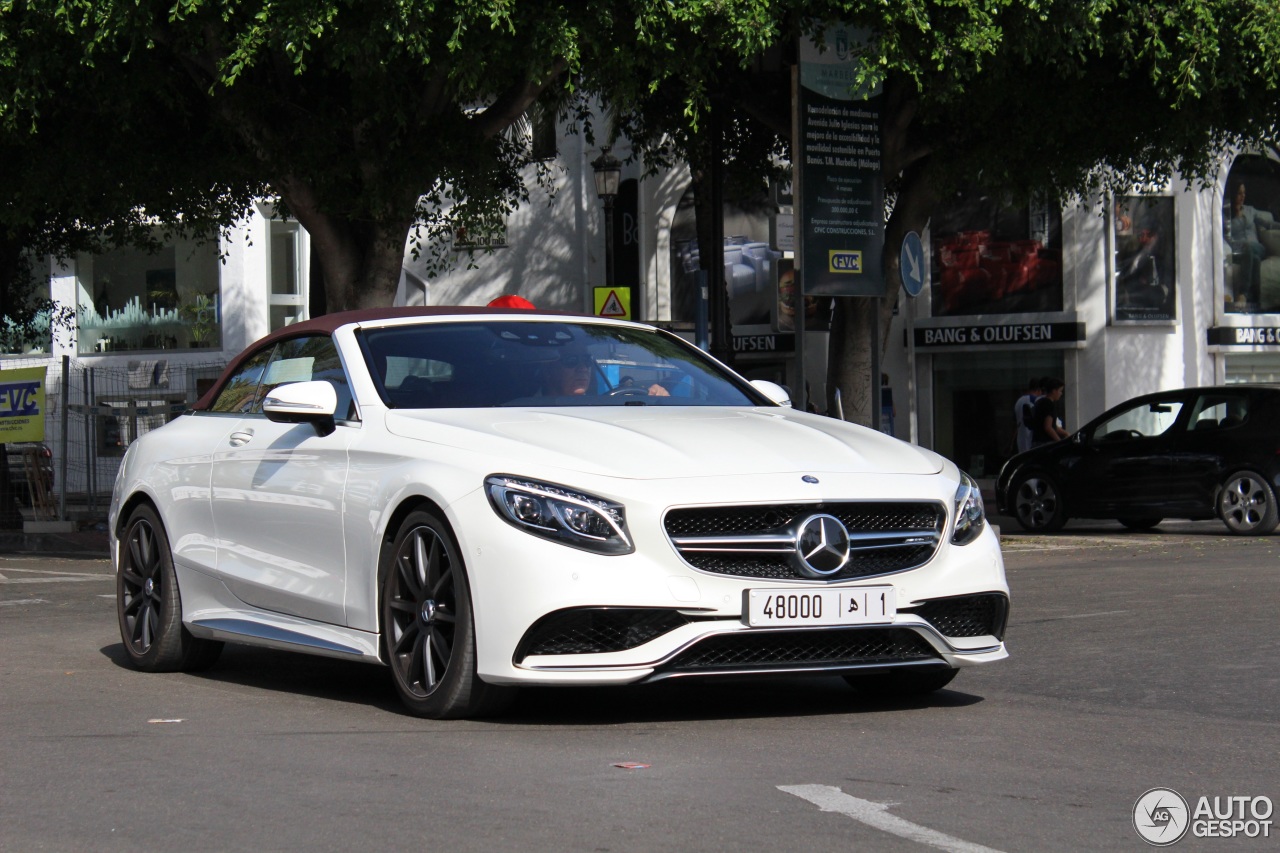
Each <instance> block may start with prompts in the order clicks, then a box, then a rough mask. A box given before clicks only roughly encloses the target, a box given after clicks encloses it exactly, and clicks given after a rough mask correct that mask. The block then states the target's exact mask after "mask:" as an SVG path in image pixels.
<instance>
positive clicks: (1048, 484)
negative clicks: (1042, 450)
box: [1012, 474, 1067, 533]
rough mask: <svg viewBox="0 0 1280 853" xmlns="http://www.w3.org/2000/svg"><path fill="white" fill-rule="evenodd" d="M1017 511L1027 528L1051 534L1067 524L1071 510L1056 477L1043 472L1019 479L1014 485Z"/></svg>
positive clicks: (1025, 528) (1014, 503)
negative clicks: (1052, 477)
mask: <svg viewBox="0 0 1280 853" xmlns="http://www.w3.org/2000/svg"><path fill="white" fill-rule="evenodd" d="M1012 504H1013V514H1014V516H1015V517H1016V518H1017V519H1018V524H1020V525H1022V527H1023V529H1024V530H1029V531H1031V532H1032V533H1051V532H1053V531H1055V530H1060V529H1062V525H1064V524H1066V523H1067V513H1066V509H1065V507H1063V505H1062V498H1061V497H1060V496H1059V494H1058V487H1057V485H1056V484H1055V483H1054V482H1053V480H1051V479H1049V478H1048V477H1046V476H1044V475H1043V474H1030V475H1026V476H1023V477H1021V478H1019V479H1018V482H1017V485H1015V486H1014V488H1013V501H1012Z"/></svg>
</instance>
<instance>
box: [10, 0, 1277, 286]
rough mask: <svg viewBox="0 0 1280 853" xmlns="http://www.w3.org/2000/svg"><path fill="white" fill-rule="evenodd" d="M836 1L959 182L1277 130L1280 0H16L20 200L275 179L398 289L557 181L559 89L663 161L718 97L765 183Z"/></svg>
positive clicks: (734, 154) (58, 234)
mask: <svg viewBox="0 0 1280 853" xmlns="http://www.w3.org/2000/svg"><path fill="white" fill-rule="evenodd" d="M829 21H845V22H849V23H851V24H853V25H855V26H859V27H862V28H865V29H867V30H868V31H871V32H874V33H875V36H876V37H875V40H874V42H872V47H871V48H870V49H867V50H865V51H864V52H863V53H862V54H861V55H860V56H858V58H857V61H858V70H859V76H860V81H861V82H863V83H868V82H879V83H882V84H883V85H884V87H885V91H886V98H887V99H888V104H887V115H888V117H889V118H890V122H891V123H890V126H888V127H887V129H886V152H887V158H886V162H887V165H888V168H889V171H890V172H891V174H892V175H898V174H899V173H902V174H904V175H907V174H910V173H911V171H912V170H919V169H921V168H926V169H927V172H928V174H929V180H930V181H931V182H932V184H933V185H934V186H935V188H937V187H945V186H946V185H948V184H958V183H961V182H964V181H967V180H969V179H972V178H973V177H974V176H981V178H982V180H983V182H984V183H988V184H990V185H992V186H993V187H996V186H999V187H1008V188H1017V189H1022V190H1024V191H1028V192H1029V191H1031V189H1033V188H1039V189H1046V190H1048V191H1051V192H1056V193H1069V192H1073V191H1080V190H1082V189H1084V188H1087V187H1089V186H1093V185H1096V184H1097V183H1098V182H1099V181H1110V182H1113V183H1116V184H1117V185H1119V184H1124V183H1125V182H1128V183H1134V182H1147V181H1151V180H1160V179H1161V178H1162V177H1164V176H1167V175H1168V174H1170V173H1171V172H1172V171H1174V170H1178V171H1180V172H1181V173H1182V174H1184V175H1186V176H1189V177H1193V178H1194V177H1198V176H1202V175H1204V174H1207V173H1208V170H1209V169H1210V168H1211V167H1212V164H1213V162H1214V160H1215V158H1216V157H1217V156H1218V154H1219V152H1220V150H1221V148H1222V147H1223V146H1225V145H1230V144H1236V143H1239V142H1241V141H1243V140H1251V139H1256V138H1271V137H1274V127H1273V122H1274V119H1273V117H1274V116H1275V115H1276V112H1277V110H1276V108H1277V97H1276V92H1277V86H1278V85H1280V63H1277V62H1276V60H1275V57H1277V56H1280V5H1277V4H1276V3H1275V0H1131V1H1129V2H1126V0H892V2H889V0H800V2H796V0H600V2H594V3H583V2H573V0H551V2H530V0H526V2H519V0H489V2H476V0H426V2H424V0H164V2H159V0H0V157H3V158H4V162H5V163H6V164H21V168H6V169H5V170H4V171H3V172H2V173H0V199H3V201H0V228H3V229H5V231H6V234H7V235H8V237H10V238H13V239H21V240H24V241H26V242H27V244H28V245H30V246H32V247H34V248H36V249H38V250H42V251H43V250H48V251H53V252H55V253H58V252H63V253H66V252H73V251H82V250H86V249H92V248H96V247H102V246H106V245H118V244H143V245H145V244H147V242H148V241H154V240H156V239H158V238H157V236H156V234H157V232H156V231H155V230H154V226H156V225H157V224H159V225H161V226H163V227H162V230H161V231H160V232H159V235H160V238H163V237H165V236H167V233H173V234H185V235H195V234H205V235H208V234H213V233H217V229H219V228H223V229H225V228H227V227H229V226H230V225H231V224H233V223H234V222H235V221H236V220H237V219H238V218H239V217H241V216H243V214H244V213H245V212H246V211H247V210H248V209H249V206H250V204H251V203H252V202H253V200H254V199H255V198H259V197H263V196H268V197H272V198H275V199H277V200H278V205H279V211H280V213H281V214H283V215H286V216H294V217H297V218H298V219H299V220H301V221H302V222H303V224H304V225H305V226H306V227H307V229H308V231H309V232H310V233H311V234H312V237H313V239H314V241H315V245H316V246H317V248H318V250H319V256H320V266H321V269H322V271H323V272H324V275H325V279H326V283H327V289H328V291H329V294H330V299H329V301H330V307H331V308H337V307H342V306H343V305H346V304H351V303H352V302H354V301H359V300H360V299H365V298H367V299H369V300H372V302H376V301H378V300H379V299H382V298H384V297H387V298H389V291H390V289H391V288H392V287H394V281H393V279H394V278H395V276H396V274H397V273H398V265H399V262H398V258H399V256H400V253H401V252H402V251H403V246H404V241H405V237H406V235H410V236H412V237H414V238H415V240H416V242H414V243H413V245H414V251H422V252H426V253H427V255H428V257H431V258H434V259H435V262H436V267H437V268H443V267H444V266H446V265H447V264H448V261H449V259H450V258H451V254H450V253H449V252H446V251H443V250H442V248H441V247H442V246H444V245H446V242H445V241H447V239H448V236H449V235H450V234H451V233H452V232H453V231H454V230H455V229H456V228H458V227H467V228H468V229H469V230H473V231H474V230H484V229H485V228H488V227H490V226H492V225H493V224H494V223H497V222H500V221H501V219H502V217H503V216H504V214H505V213H506V212H508V211H509V210H511V209H512V208H513V207H514V206H516V205H519V204H522V203H525V202H526V201H527V200H528V199H529V198H530V196H529V193H530V187H529V186H528V185H527V184H526V178H527V176H528V174H530V168H531V167H532V165H533V163H534V160H533V159H532V157H531V152H530V151H529V147H528V144H527V139H526V135H525V134H521V133H510V132H505V131H508V130H509V129H510V128H512V127H513V126H517V123H518V121H519V118H520V116H521V115H522V114H524V113H525V111H526V110H527V109H528V108H529V107H531V106H532V105H534V104H535V103H543V104H545V105H547V106H548V107H549V108H551V109H556V110H558V111H560V112H561V113H562V114H563V115H565V116H566V117H569V118H578V119H580V120H581V130H582V132H584V133H586V134H588V136H590V135H591V134H593V132H594V129H593V127H592V125H591V121H590V113H589V111H588V109H587V106H588V104H589V101H588V97H589V96H591V95H593V94H597V93H599V94H600V95H602V96H603V97H604V98H605V100H606V101H607V102H608V104H609V105H610V108H611V110H612V113H613V115H614V117H615V121H614V127H613V128H612V129H611V130H610V133H613V132H617V131H618V130H619V129H621V131H623V132H625V133H627V134H628V135H629V136H632V137H633V139H634V140H635V141H636V142H637V150H638V151H640V152H642V154H643V156H644V157H645V158H646V163H647V164H648V165H649V166H651V167H656V166H661V165H664V164H668V163H672V162H675V161H676V160H687V161H689V162H691V163H693V164H694V165H695V169H698V168H700V167H702V166H704V165H705V164H706V163H707V162H708V157H709V156H710V154H709V149H708V147H707V139H706V135H705V130H706V121H705V118H706V115H707V111H708V109H709V107H710V106H711V105H712V104H713V103H715V104H717V105H719V109H721V110H723V111H724V112H723V115H724V116H725V121H726V124H727V127H728V129H729V134H728V135H729V139H730V141H731V145H730V151H729V160H730V163H729V175H730V178H731V180H733V181H735V182H736V183H737V184H738V185H739V186H740V187H741V190H740V192H738V193H737V194H738V195H750V194H751V192H753V191H754V190H753V188H759V187H761V186H762V178H763V177H764V176H766V175H767V174H769V173H770V172H772V171H776V170H777V169H778V168H779V165H778V164H779V161H780V158H782V157H784V155H785V153H786V151H787V147H788V143H787V137H788V135H789V133H790V107H789V94H790V85H791V83H790V68H791V64H792V62H793V61H794V51H795V45H796V43H797V40H798V39H799V38H801V37H804V36H808V35H812V34H814V33H817V32H819V31H820V30H821V29H822V27H823V25H824V23H825V22H829ZM1100 162H1105V163H1106V164H1107V168H1106V169H1100V168H1099V166H1098V164H1099V163H1100ZM535 174H536V175H538V176H539V178H540V179H542V180H544V181H545V179H546V177H547V172H545V171H542V172H536V171H535ZM535 180H536V179H535ZM907 191H908V192H909V191H910V188H909V187H908V188H907ZM166 229H167V233H166ZM365 291H373V292H374V293H373V295H372V296H368V297H364V296H361V293H362V292H365ZM366 304H372V303H371V302H369V303H366Z"/></svg>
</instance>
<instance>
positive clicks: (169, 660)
mask: <svg viewBox="0 0 1280 853" xmlns="http://www.w3.org/2000/svg"><path fill="white" fill-rule="evenodd" d="M121 546H122V547H121V550H120V566H119V571H118V572H117V573H116V614H117V616H118V617H119V621H120V638H121V639H122V640H124V649H125V652H127V653H128V655H129V660H130V661H131V662H132V663H133V665H134V666H136V667H137V668H138V669H142V670H146V671H147V672H175V671H181V672H194V671H197V670H201V669H207V668H208V667H210V666H212V665H213V663H214V662H215V661H216V660H217V659H218V655H219V654H221V653H222V643H220V642H218V641H216V640H205V639H201V638H200V637H194V636H192V635H191V632H189V631H188V630H187V629H186V628H185V627H184V626H183V624H182V596H181V595H180V594H179V592H178V576H177V574H176V573H175V572H174V570H173V554H172V552H171V551H170V550H169V537H168V536H167V535H166V534H165V531H164V525H163V524H162V523H161V522H160V518H159V516H157V515H156V513H155V510H153V509H152V508H151V507H149V506H147V505H146V504H143V505H141V506H139V507H138V508H137V509H135V510H134V511H133V514H132V515H130V516H129V522H128V524H126V525H125V532H124V537H123V540H122V542H121Z"/></svg>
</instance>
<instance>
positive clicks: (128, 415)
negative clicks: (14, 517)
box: [3, 356, 226, 520]
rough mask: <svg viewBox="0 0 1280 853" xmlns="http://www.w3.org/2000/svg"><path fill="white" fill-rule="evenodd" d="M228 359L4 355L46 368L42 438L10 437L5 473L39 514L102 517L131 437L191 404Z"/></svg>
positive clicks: (13, 363) (14, 364) (14, 365)
mask: <svg viewBox="0 0 1280 853" xmlns="http://www.w3.org/2000/svg"><path fill="white" fill-rule="evenodd" d="M225 366H226V362H225V361H199V362H196V361H181V362H179V361H174V360H166V359H145V358H140V359H138V360H136V361H128V362H123V363H119V362H118V363H115V364H110V365H102V364H87V363H84V362H80V361H77V360H75V359H72V358H70V357H69V356H64V357H63V358H62V360H61V363H59V362H50V361H49V360H47V359H39V360H37V359H14V360H8V359H7V360H5V362H4V364H3V370H6V371H7V370H15V369H21V368H33V367H44V368H45V405H44V436H45V437H44V440H43V442H24V443H10V444H8V445H6V448H7V451H8V465H9V479H10V483H11V484H12V485H13V486H14V488H15V491H16V492H17V494H18V497H19V500H20V501H21V502H22V503H23V504H24V505H25V508H26V509H27V510H28V511H29V512H30V513H31V516H32V517H33V518H35V519H39V520H54V519H57V520H68V519H70V518H71V517H72V516H73V515H86V514H87V515H88V516H90V517H94V516H105V515H106V513H107V508H108V506H109V505H110V502H111V489H112V486H113V485H114V484H115V477H116V472H117V471H118V470H119V468H120V462H121V460H122V459H123V458H124V453H125V450H126V449H127V448H128V446H129V444H130V443H131V442H133V441H136V440H137V438H138V437H139V436H140V435H143V434H144V433H146V432H148V431H150V430H153V429H155V428H156V427H159V426H161V425H163V424H165V423H168V422H169V421H171V420H173V419H174V418H175V417H177V416H178V415H180V414H182V412H184V411H185V410H186V409H187V408H189V407H190V406H191V404H193V403H195V402H196V400H198V399H199V398H200V397H201V396H202V395H203V394H204V392H205V391H206V390H208V389H209V388H210V387H212V385H213V383H214V382H215V381H216V380H217V378H218V377H219V376H220V375H221V374H222V370H223V368H224V367H225Z"/></svg>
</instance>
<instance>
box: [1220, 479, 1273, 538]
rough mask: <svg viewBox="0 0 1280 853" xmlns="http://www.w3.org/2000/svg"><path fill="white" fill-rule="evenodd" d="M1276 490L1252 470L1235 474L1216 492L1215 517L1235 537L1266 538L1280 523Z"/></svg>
mask: <svg viewBox="0 0 1280 853" xmlns="http://www.w3.org/2000/svg"><path fill="white" fill-rule="evenodd" d="M1278 513H1280V511H1278V510H1277V508H1276V493H1275V490H1274V489H1272V488H1271V486H1270V485H1268V484H1267V481H1266V480H1265V479H1263V478H1262V477H1260V476H1258V475H1257V474H1255V473H1253V472H1252V471H1236V472H1235V473H1234V474H1232V475H1231V476H1230V477H1227V479H1226V482H1224V483H1223V484H1222V490H1221V491H1220V492H1218V517H1219V518H1221V519H1222V521H1223V523H1224V524H1226V525H1227V530H1229V531H1231V532H1232V533H1234V534H1235V535H1237V536H1266V535H1268V534H1269V533H1271V532H1272V531H1274V530H1275V529H1276V523H1277V521H1280V514H1278Z"/></svg>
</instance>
